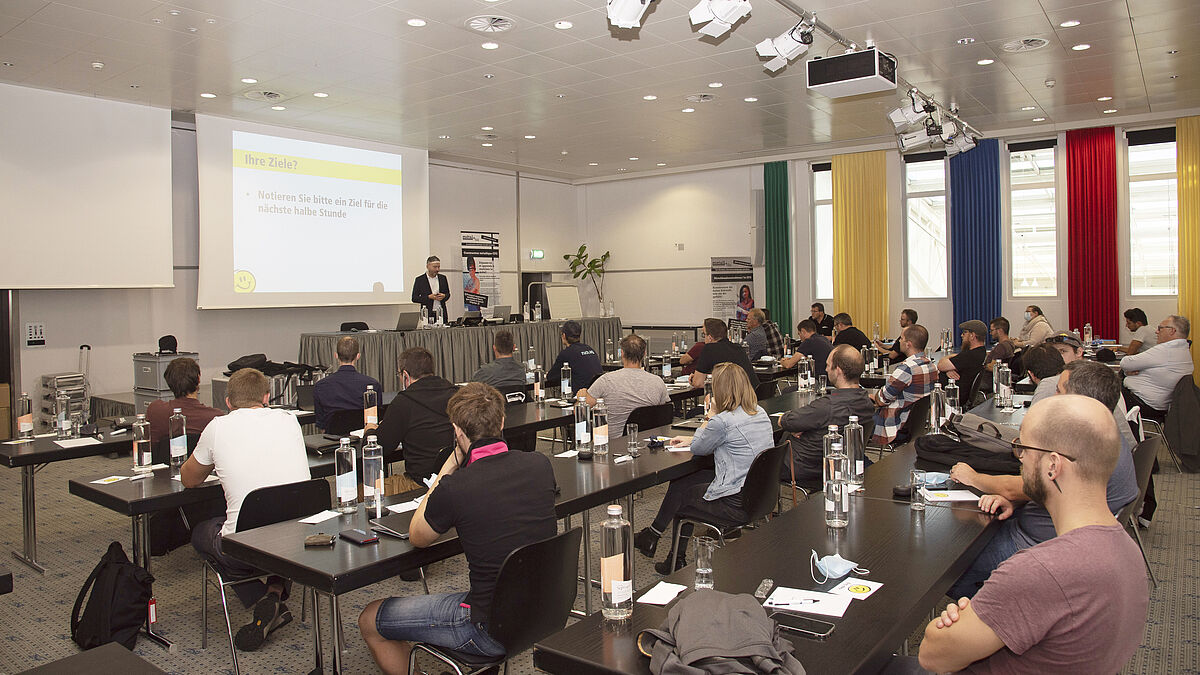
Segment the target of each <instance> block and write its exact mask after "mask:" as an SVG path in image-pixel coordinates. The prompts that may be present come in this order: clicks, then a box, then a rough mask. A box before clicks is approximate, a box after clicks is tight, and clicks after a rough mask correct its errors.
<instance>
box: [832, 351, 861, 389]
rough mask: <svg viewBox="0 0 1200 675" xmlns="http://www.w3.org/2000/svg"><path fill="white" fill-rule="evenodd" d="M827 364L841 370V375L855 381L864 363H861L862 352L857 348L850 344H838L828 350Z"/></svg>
mask: <svg viewBox="0 0 1200 675" xmlns="http://www.w3.org/2000/svg"><path fill="white" fill-rule="evenodd" d="M829 365H831V366H832V367H834V368H837V369H838V370H840V371H842V375H843V376H845V377H846V378H847V379H849V380H851V381H853V382H857V381H858V378H859V377H860V376H861V375H862V373H863V369H864V368H865V367H866V364H864V363H863V358H862V354H860V353H859V351H858V350H857V349H855V348H854V347H851V346H850V345H838V346H836V347H834V348H833V351H832V352H830V359H829Z"/></svg>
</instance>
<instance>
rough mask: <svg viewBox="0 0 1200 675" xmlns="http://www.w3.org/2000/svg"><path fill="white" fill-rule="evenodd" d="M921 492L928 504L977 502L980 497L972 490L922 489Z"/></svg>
mask: <svg viewBox="0 0 1200 675" xmlns="http://www.w3.org/2000/svg"><path fill="white" fill-rule="evenodd" d="M921 492H922V493H923V494H924V495H925V501H928V502H977V501H979V495H977V494H975V493H974V492H971V491H970V490H937V489H933V490H930V489H929V488H922V489H921Z"/></svg>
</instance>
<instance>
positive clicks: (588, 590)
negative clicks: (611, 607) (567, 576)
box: [583, 509, 592, 615]
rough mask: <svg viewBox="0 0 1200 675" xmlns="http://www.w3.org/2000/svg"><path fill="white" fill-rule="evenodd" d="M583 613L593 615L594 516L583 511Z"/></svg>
mask: <svg viewBox="0 0 1200 675" xmlns="http://www.w3.org/2000/svg"><path fill="white" fill-rule="evenodd" d="M583 611H584V612H587V613H588V614H589V615H590V614H591V613H592V516H591V513H590V511H589V510H588V509H584V511H583Z"/></svg>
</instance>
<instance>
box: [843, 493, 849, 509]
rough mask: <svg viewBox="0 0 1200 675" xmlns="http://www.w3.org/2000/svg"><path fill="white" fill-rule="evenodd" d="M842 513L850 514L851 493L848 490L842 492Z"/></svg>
mask: <svg viewBox="0 0 1200 675" xmlns="http://www.w3.org/2000/svg"><path fill="white" fill-rule="evenodd" d="M842 511H843V512H845V513H849V512H850V491H849V490H846V489H843V490H842Z"/></svg>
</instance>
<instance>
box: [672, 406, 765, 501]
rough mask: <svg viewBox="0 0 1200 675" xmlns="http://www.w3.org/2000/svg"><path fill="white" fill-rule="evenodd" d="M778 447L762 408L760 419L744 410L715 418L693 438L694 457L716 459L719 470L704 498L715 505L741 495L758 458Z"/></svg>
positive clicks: (759, 412)
mask: <svg viewBox="0 0 1200 675" xmlns="http://www.w3.org/2000/svg"><path fill="white" fill-rule="evenodd" d="M774 446H775V430H774V429H773V428H772V427H771V418H770V417H768V416H767V411H765V410H763V408H762V406H759V407H758V414H756V415H750V414H748V413H747V412H746V411H745V410H743V409H742V408H734V409H733V410H726V411H725V412H723V413H719V414H717V415H715V416H714V417H713V418H712V419H711V420H709V421H708V426H706V427H704V428H703V429H699V430H697V431H696V435H695V436H694V437H693V438H692V454H693V455H713V460H714V462H715V463H716V466H717V477H716V478H714V479H713V482H712V483H710V484H709V486H708V491H706V492H705V493H704V498H705V499H706V500H708V501H713V500H716V499H720V498H721V497H728V496H729V495H735V494H737V493H738V492H739V491H740V490H741V489H742V483H745V482H746V474H747V473H749V472H750V464H751V463H753V462H754V458H755V457H757V456H758V453H760V452H762V451H764V450H769V449H771V448H772V447H774Z"/></svg>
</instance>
